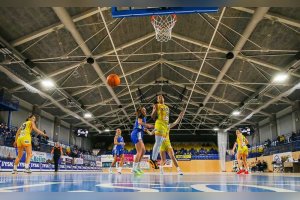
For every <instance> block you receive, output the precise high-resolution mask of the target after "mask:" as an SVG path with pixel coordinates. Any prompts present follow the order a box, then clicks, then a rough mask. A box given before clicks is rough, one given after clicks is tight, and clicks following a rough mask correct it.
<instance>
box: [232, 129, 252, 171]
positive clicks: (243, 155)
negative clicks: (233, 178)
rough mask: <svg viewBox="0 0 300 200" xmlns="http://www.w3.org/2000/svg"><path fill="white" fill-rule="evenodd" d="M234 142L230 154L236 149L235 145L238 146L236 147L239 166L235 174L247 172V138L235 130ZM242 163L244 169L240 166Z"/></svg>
mask: <svg viewBox="0 0 300 200" xmlns="http://www.w3.org/2000/svg"><path fill="white" fill-rule="evenodd" d="M235 133H236V137H237V138H236V142H235V143H234V146H233V149H232V154H234V151H235V149H236V146H238V149H237V158H236V159H237V161H238V166H239V171H238V172H237V174H242V173H245V174H249V172H248V163H247V157H248V146H247V145H248V140H247V139H246V137H245V136H244V135H243V134H242V132H241V131H240V130H236V132H235ZM242 165H244V169H243V168H242Z"/></svg>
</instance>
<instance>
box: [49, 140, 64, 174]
mask: <svg viewBox="0 0 300 200" xmlns="http://www.w3.org/2000/svg"><path fill="white" fill-rule="evenodd" d="M51 155H53V160H54V166H55V172H57V171H58V161H59V159H60V157H61V156H62V155H63V151H62V147H61V146H60V144H59V142H56V143H55V145H54V147H53V148H52V151H51Z"/></svg>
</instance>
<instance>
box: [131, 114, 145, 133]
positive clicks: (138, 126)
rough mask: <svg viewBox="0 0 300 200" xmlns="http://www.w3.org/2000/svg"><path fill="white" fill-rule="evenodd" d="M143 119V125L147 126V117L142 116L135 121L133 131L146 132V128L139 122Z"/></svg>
mask: <svg viewBox="0 0 300 200" xmlns="http://www.w3.org/2000/svg"><path fill="white" fill-rule="evenodd" d="M139 118H140V119H142V121H143V123H144V124H146V121H147V118H146V117H142V116H139V117H138V118H136V120H135V123H134V126H133V130H137V129H138V130H139V131H144V128H145V127H144V126H143V125H140V124H139V121H138V119H139Z"/></svg>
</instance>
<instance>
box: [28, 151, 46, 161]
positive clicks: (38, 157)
mask: <svg viewBox="0 0 300 200" xmlns="http://www.w3.org/2000/svg"><path fill="white" fill-rule="evenodd" d="M46 161H47V153H45V152H38V151H32V157H31V162H46Z"/></svg>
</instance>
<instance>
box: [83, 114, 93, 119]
mask: <svg viewBox="0 0 300 200" xmlns="http://www.w3.org/2000/svg"><path fill="white" fill-rule="evenodd" d="M83 117H84V118H86V119H89V118H92V114H91V113H89V112H88V113H84V116H83Z"/></svg>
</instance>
